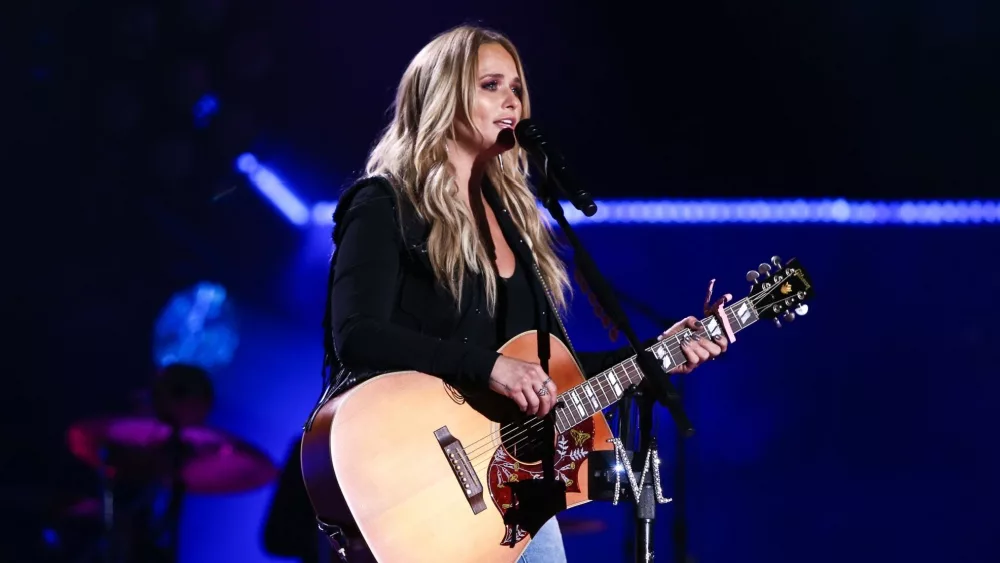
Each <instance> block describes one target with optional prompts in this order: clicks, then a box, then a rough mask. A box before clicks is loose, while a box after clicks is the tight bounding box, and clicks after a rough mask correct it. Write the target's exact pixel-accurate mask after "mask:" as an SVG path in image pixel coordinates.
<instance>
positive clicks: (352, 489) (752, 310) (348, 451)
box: [302, 257, 812, 563]
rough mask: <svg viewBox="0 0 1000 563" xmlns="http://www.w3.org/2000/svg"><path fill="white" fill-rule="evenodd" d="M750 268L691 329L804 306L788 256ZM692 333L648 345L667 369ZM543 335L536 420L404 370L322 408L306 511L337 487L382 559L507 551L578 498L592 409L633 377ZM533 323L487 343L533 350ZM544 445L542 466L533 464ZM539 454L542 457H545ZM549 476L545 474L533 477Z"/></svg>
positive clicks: (476, 558) (305, 450)
mask: <svg viewBox="0 0 1000 563" xmlns="http://www.w3.org/2000/svg"><path fill="white" fill-rule="evenodd" d="M773 262H774V263H775V268H774V271H771V270H770V265H768V264H762V265H761V267H760V274H763V275H760V276H759V279H758V277H757V276H756V275H754V274H756V273H757V272H756V271H751V272H750V274H748V276H747V279H748V281H753V282H754V283H753V285H752V287H751V291H750V293H749V295H748V296H747V297H745V298H743V299H741V300H739V301H735V302H732V303H730V304H728V305H726V306H725V307H723V308H721V309H720V310H719V311H717V312H715V313H714V314H713V315H711V316H709V317H707V318H705V319H702V328H701V329H700V335H701V336H703V337H712V336H715V335H716V334H728V335H729V337H730V340H735V336H734V335H735V333H736V332H739V331H741V330H743V329H745V328H747V327H749V326H750V325H752V324H754V323H756V322H757V321H758V320H760V319H774V320H775V321H778V322H779V325H780V321H779V318H780V317H784V318H785V319H786V320H788V319H790V318H793V316H794V315H795V313H794V312H793V311H794V310H797V311H798V313H799V314H800V315H801V314H805V312H806V310H807V305H805V304H804V303H803V302H804V301H805V300H807V299H808V298H810V297H811V296H812V284H811V282H810V280H809V277H808V275H807V273H806V272H805V270H804V269H803V268H802V267H801V266H800V265H798V264H797V262H796V261H795V260H794V259H793V260H791V261H789V262H788V263H787V264H785V265H783V266H781V265H780V262H779V260H778V259H777V258H776V257H775V259H773ZM690 336H691V331H689V330H683V331H681V332H680V333H678V334H676V335H674V336H672V337H670V338H667V339H665V340H662V341H660V342H657V343H656V344H655V345H654V346H652V347H651V348H649V350H650V351H651V352H652V353H653V355H654V356H655V357H656V358H657V359H658V360H659V361H660V362H661V364H662V367H663V369H664V371H667V372H670V371H672V370H673V369H676V367H677V366H680V365H682V364H684V363H685V362H686V359H685V357H684V354H683V353H682V351H681V342H682V341H683V340H684V339H685V338H689V337H690ZM550 338H551V346H550V359H549V375H550V376H551V377H552V380H553V382H554V383H555V384H556V387H557V389H558V392H559V401H558V403H557V407H556V408H554V409H553V411H552V412H553V413H554V414H552V415H550V416H549V417H546V418H545V419H539V418H537V417H528V416H527V415H525V414H524V413H521V412H520V410H518V409H517V407H516V405H514V403H513V401H510V400H509V399H507V398H505V397H503V396H501V395H499V394H497V393H493V392H483V393H482V394H475V395H473V394H469V395H465V394H462V393H461V392H459V391H458V390H456V389H454V388H452V387H451V386H449V385H448V384H447V383H445V382H444V381H443V380H442V379H440V378H438V377H434V376H431V375H427V374H422V373H418V372H413V371H406V372H393V373H387V374H383V375H379V376H377V377H374V378H372V379H370V380H367V381H365V382H363V383H360V384H358V385H357V386H355V387H353V388H351V389H349V390H348V391H346V392H344V393H343V394H341V395H339V396H337V397H335V398H333V399H331V400H330V401H329V402H327V403H326V404H325V405H323V406H322V407H321V409H320V410H319V412H318V413H317V415H316V417H315V418H314V420H313V424H312V426H311V427H310V428H309V429H308V430H307V431H306V432H305V433H304V434H303V437H302V472H303V478H304V481H305V485H306V490H307V492H308V495H309V498H310V501H311V502H312V505H313V509H314V510H315V512H316V514H317V515H320V516H321V517H322V516H324V515H327V516H329V515H331V514H332V513H334V512H335V511H336V510H337V508H336V506H335V505H334V501H333V499H334V498H336V495H337V493H336V487H338V485H339V487H340V491H341V492H342V494H343V499H344V500H346V503H347V507H348V508H349V509H350V512H351V515H352V516H353V518H354V520H355V522H356V523H357V525H358V528H359V529H360V531H361V534H362V535H363V536H364V539H365V541H366V542H367V543H368V547H369V548H370V549H371V551H372V553H373V554H374V555H375V557H376V558H377V559H378V560H379V561H381V562H388V563H395V562H425V561H426V562H434V563H440V562H449V563H457V562H464V561H468V562H475V563H485V562H496V563H512V562H515V561H516V560H517V558H518V557H519V556H520V554H521V553H522V552H523V551H524V549H525V547H527V545H528V543H529V542H530V541H531V534H532V533H534V531H536V530H537V529H538V528H539V527H540V526H541V525H542V524H543V523H544V522H545V521H547V520H548V519H549V518H551V517H552V516H555V515H556V514H557V513H559V512H560V511H561V510H563V509H566V508H570V507H573V506H577V505H579V504H583V503H585V502H588V500H589V499H588V494H587V491H588V489H587V483H588V475H587V465H588V462H587V458H588V455H589V454H590V453H591V452H594V451H600V450H611V449H613V448H614V446H613V444H612V443H610V442H609V440H610V439H611V438H612V434H611V429H610V428H609V426H608V423H607V421H606V419H605V417H604V414H603V410H604V409H606V408H607V407H609V406H611V405H613V404H615V403H616V402H617V401H618V400H619V399H621V398H622V396H623V395H624V394H625V392H626V389H628V388H629V387H630V386H633V385H638V384H639V383H640V382H641V380H642V378H643V375H642V373H641V371H640V370H639V369H638V367H637V364H636V362H635V356H633V357H632V358H630V359H628V360H625V361H624V362H621V363H619V364H617V365H615V366H614V367H612V368H611V369H608V370H607V371H604V372H603V373H600V374H598V375H596V376H593V377H591V378H590V379H586V378H585V377H584V375H583V373H581V371H580V369H579V367H578V366H577V363H576V362H575V361H574V360H573V358H572V355H571V353H570V352H569V350H568V349H567V348H566V347H565V346H564V345H563V344H562V342H561V341H560V340H558V339H557V338H555V337H550ZM537 345H538V342H537V334H536V333H535V332H534V331H532V332H526V333H523V334H520V335H518V336H517V337H515V338H513V339H511V340H510V341H509V342H507V343H506V344H505V345H504V346H503V347H502V348H501V349H500V350H499V352H500V353H502V354H504V355H505V356H510V357H514V358H518V359H521V360H525V361H532V362H537V361H538V352H537ZM543 455H551V456H553V457H551V458H549V459H551V461H552V463H551V465H549V464H545V463H543V462H542V459H543V458H542V456H543ZM546 466H548V467H546ZM546 471H548V475H550V476H552V477H554V478H550V479H546V478H544V477H545V475H546Z"/></svg>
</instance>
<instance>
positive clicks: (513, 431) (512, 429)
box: [464, 284, 779, 469]
mask: <svg viewBox="0 0 1000 563" xmlns="http://www.w3.org/2000/svg"><path fill="white" fill-rule="evenodd" d="M778 286H779V284H775V285H774V286H773V287H771V288H769V289H768V290H767V291H765V292H762V293H761V294H758V295H757V296H748V297H747V298H746V300H747V301H749V302H750V303H751V304H753V305H757V304H758V303H759V302H760V301H762V300H763V299H764V297H766V296H767V295H769V294H770V293H771V292H772V291H774V290H775V289H776V288H777V287H778ZM738 304H739V302H736V303H733V306H736V305H738ZM730 311H731V308H729V309H727V310H726V312H727V313H729V312H730ZM710 318H712V317H706V319H710ZM733 320H734V319H733ZM702 322H703V323H704V322H705V320H702ZM683 333H690V329H686V330H685V331H683ZM683 333H678V334H676V335H672V336H671V338H672V339H675V340H676V338H677V337H678V336H679V335H681V334H683ZM696 334H702V333H696ZM703 334H704V335H705V336H707V335H708V332H707V331H705V332H704V333H703ZM681 349H682V347H681V346H680V344H679V343H678V344H677V345H676V346H675V345H674V344H673V343H671V344H668V345H667V350H668V351H669V352H670V353H671V356H672V354H673V352H676V351H678V350H681ZM630 361H631V363H633V364H634V361H635V360H634V358H629V359H628V360H625V361H624V362H622V363H621V364H619V365H622V369H623V371H624V372H625V374H626V375H627V376H628V380H629V384H632V381H631V379H632V375H633V373H630V371H634V373H635V374H638V375H639V379H640V381H641V379H642V374H641V373H640V371H639V370H638V369H637V368H636V367H634V366H633V367H631V368H630V367H629V366H628V365H627V364H628V363H629V362H630ZM686 363H688V362H687V358H684V360H683V362H681V363H679V364H675V365H674V367H673V368H671V369H670V370H669V371H673V370H675V369H677V368H678V367H680V366H682V365H684V364H686ZM623 364H625V365H623ZM616 367H617V366H616ZM614 371H615V369H614V368H612V369H610V370H606V371H605V372H602V373H601V374H599V375H598V376H595V377H593V378H591V379H590V380H589V381H588V382H586V383H591V384H592V382H593V381H594V380H598V385H597V387H598V389H599V390H600V391H601V392H602V393H603V394H604V395H605V396H606V397H607V396H609V395H608V393H607V391H608V390H610V391H612V392H614V386H613V384H611V383H610V381H609V382H608V383H607V384H606V383H605V382H604V381H600V379H607V376H608V375H609V374H613V373H614ZM616 377H617V376H616ZM586 383H585V384H586ZM581 385H583V384H581ZM579 386H580V385H578V386H576V387H574V388H573V389H569V390H567V391H565V392H564V393H562V394H560V395H559V397H564V396H566V395H568V394H569V393H571V392H572V391H573V390H574V389H576V388H577V387H579ZM614 396H615V400H614V401H612V404H614V402H616V401H617V400H618V399H619V398H620V397H618V395H617V393H614ZM563 402H564V404H565V401H563ZM607 406H611V405H607ZM603 408H607V407H603ZM599 410H600V409H599ZM599 410H598V411H595V413H594V414H596V412H599ZM591 416H593V414H592V415H591ZM587 418H589V417H586V418H584V419H582V420H580V421H579V422H576V423H575V424H573V425H572V426H569V427H568V428H567V429H566V430H569V429H571V428H573V427H574V426H576V425H578V424H580V423H581V422H583V421H584V420H586V419H587ZM544 423H545V421H544V420H543V419H539V418H533V419H525V420H522V421H519V422H516V423H509V424H506V425H504V426H502V427H500V428H499V429H498V430H496V431H493V432H491V433H490V434H488V435H487V436H484V437H483V438H480V439H478V440H476V441H474V442H472V443H470V447H472V446H477V447H475V448H472V449H471V450H470V449H469V448H464V449H465V450H466V456H467V459H469V461H470V462H473V461H478V460H480V459H481V458H482V457H483V455H486V454H489V456H490V458H492V451H491V449H490V447H491V446H492V445H493V440H492V438H493V437H494V436H495V435H496V434H500V440H501V443H502V440H503V439H504V438H505V437H506V438H507V439H512V438H513V437H516V436H520V435H522V434H526V433H527V434H528V435H527V436H526V437H525V438H520V439H518V441H516V442H514V443H513V444H511V445H510V447H512V448H516V447H518V446H520V445H522V444H524V443H526V441H528V442H530V441H531V440H532V438H533V437H534V436H536V435H537V432H533V431H534V430H537V429H538V428H539V427H540V426H541V425H543V424H544ZM505 429H506V430H508V432H507V435H506V436H505V435H504V430H505ZM564 432H565V430H564ZM484 440H488V441H487V442H486V443H485V444H481V442H483V441H484ZM484 448H485V449H486V451H485V452H483V451H482V450H483V449H484ZM470 451H471V452H472V453H471V454H470ZM480 469H481V468H480Z"/></svg>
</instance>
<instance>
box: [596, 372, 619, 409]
mask: <svg viewBox="0 0 1000 563" xmlns="http://www.w3.org/2000/svg"><path fill="white" fill-rule="evenodd" d="M594 379H595V380H597V384H598V385H597V388H598V389H600V390H601V394H602V395H604V400H603V401H601V403H602V404H603V405H604V406H609V405H611V404H612V403H614V402H615V400H614V399H612V398H609V395H608V389H610V388H611V382H610V381H608V377H607V375H604V374H602V375H598V376H597V377H595V378H594Z"/></svg>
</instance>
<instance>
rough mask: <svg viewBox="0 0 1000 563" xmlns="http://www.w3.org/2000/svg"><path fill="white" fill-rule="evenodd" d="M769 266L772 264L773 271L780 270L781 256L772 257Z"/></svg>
mask: <svg viewBox="0 0 1000 563" xmlns="http://www.w3.org/2000/svg"><path fill="white" fill-rule="evenodd" d="M771 264H774V267H775V269H778V270H780V269H781V256H772V257H771Z"/></svg>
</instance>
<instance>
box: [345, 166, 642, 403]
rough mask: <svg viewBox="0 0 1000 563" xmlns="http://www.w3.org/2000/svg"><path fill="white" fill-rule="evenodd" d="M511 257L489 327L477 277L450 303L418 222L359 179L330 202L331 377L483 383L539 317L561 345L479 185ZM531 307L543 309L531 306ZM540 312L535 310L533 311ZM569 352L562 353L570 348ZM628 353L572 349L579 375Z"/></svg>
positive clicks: (380, 183) (520, 250) (494, 201)
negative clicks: (405, 374)
mask: <svg viewBox="0 0 1000 563" xmlns="http://www.w3.org/2000/svg"><path fill="white" fill-rule="evenodd" d="M483 192H484V196H485V197H486V199H487V201H488V202H489V204H490V206H491V208H492V209H493V211H494V214H495V215H496V217H497V222H498V224H499V225H500V227H501V230H502V231H503V232H504V236H505V239H506V240H507V241H508V244H509V245H510V246H511V250H512V251H513V252H514V255H515V258H516V264H517V265H516V267H515V272H514V275H513V276H512V278H511V279H510V280H502V279H501V280H499V281H498V285H499V286H500V288H499V293H500V294H501V295H502V301H501V302H498V305H497V313H498V317H501V318H503V319H504V321H505V322H503V323H501V324H499V325H498V324H497V322H496V319H494V318H491V317H490V315H489V314H487V309H486V292H485V287H484V284H483V283H482V281H481V280H480V279H479V278H478V277H476V276H473V275H471V274H470V275H469V276H468V277H467V278H466V279H465V280H464V283H463V293H462V300H461V303H460V305H458V306H457V305H456V303H455V301H454V299H453V298H452V297H451V295H450V294H449V293H448V292H447V291H446V290H445V289H444V288H442V287H441V286H440V284H438V283H437V281H436V280H435V278H434V275H433V270H432V267H431V264H430V260H429V257H428V256H427V234H428V227H427V225H426V224H425V223H424V222H423V221H422V220H421V219H420V218H419V217H418V216H417V215H416V213H415V211H414V210H413V208H412V207H411V206H410V205H409V204H408V202H406V201H405V199H404V198H400V199H399V201H397V199H396V196H395V190H393V188H392V187H391V186H390V185H388V184H387V182H386V180H385V179H382V178H370V179H367V180H362V181H361V182H359V183H358V184H355V185H354V186H352V188H350V189H348V190H347V191H346V192H345V194H344V195H343V196H342V197H341V198H340V201H339V203H338V206H337V211H336V212H335V214H334V219H335V223H336V225H335V228H334V241H335V243H336V245H337V246H336V252H335V254H334V257H333V260H334V262H333V264H332V265H331V276H330V288H329V290H330V291H329V298H330V306H329V308H328V315H329V316H328V317H327V319H326V324H327V330H328V332H327V335H328V337H329V338H328V340H327V348H328V351H329V352H330V354H329V355H330V358H329V361H330V365H331V372H332V373H333V374H334V377H335V379H336V381H334V382H333V383H335V384H336V383H338V382H341V381H344V380H350V379H352V378H353V379H363V378H364V377H367V376H369V375H371V374H372V373H379V372H386V371H396V370H416V371H420V372H423V373H427V374H430V375H435V376H438V377H441V378H442V379H444V380H446V381H448V382H449V383H451V384H453V385H455V386H456V387H459V388H461V389H463V390H466V391H473V390H482V389H487V388H488V386H489V377H490V373H491V372H492V370H493V365H494V363H496V359H497V357H498V356H499V354H498V353H497V352H496V349H497V348H499V346H500V345H502V344H503V343H504V342H506V341H507V340H508V339H509V338H510V337H512V336H516V335H517V334H520V333H521V332H524V331H526V330H532V329H535V328H538V327H539V326H542V323H545V326H546V327H547V330H548V331H549V332H551V334H553V335H554V336H556V337H557V338H559V339H560V340H561V341H562V342H563V343H567V339H566V336H565V335H564V334H563V333H562V331H561V329H560V328H559V327H558V325H557V323H556V322H554V321H552V320H551V319H552V318H553V316H554V315H553V313H552V309H551V307H550V306H549V302H548V300H547V299H545V298H544V290H543V289H541V285H540V282H539V280H538V276H537V275H535V266H534V261H533V260H534V258H533V255H532V253H531V251H530V249H529V248H528V246H527V244H525V243H524V241H522V240H521V239H520V237H519V235H518V232H517V228H516V226H515V225H514V222H513V220H512V219H511V218H510V216H509V214H508V213H507V210H506V209H504V208H503V205H502V203H501V202H500V201H499V198H498V196H497V195H496V193H495V192H494V191H493V189H492V187H491V186H489V185H486V186H484V187H483ZM539 303H541V304H542V305H541V307H543V308H544V310H543V311H541V312H540V311H539V310H538V309H539V306H538V305H534V304H539ZM539 313H540V314H539ZM571 350H572V349H571ZM630 355H631V349H630V348H629V347H627V346H626V347H623V348H620V349H618V350H616V351H613V352H596V353H580V352H577V353H576V357H577V358H578V359H579V362H580V364H581V368H582V371H583V372H584V375H585V376H588V377H589V376H592V375H596V374H597V373H600V372H601V371H603V370H605V369H607V368H609V367H611V366H612V365H614V364H616V363H618V362H620V361H623V360H624V359H626V358H627V357H629V356H630Z"/></svg>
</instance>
